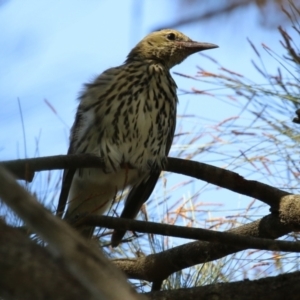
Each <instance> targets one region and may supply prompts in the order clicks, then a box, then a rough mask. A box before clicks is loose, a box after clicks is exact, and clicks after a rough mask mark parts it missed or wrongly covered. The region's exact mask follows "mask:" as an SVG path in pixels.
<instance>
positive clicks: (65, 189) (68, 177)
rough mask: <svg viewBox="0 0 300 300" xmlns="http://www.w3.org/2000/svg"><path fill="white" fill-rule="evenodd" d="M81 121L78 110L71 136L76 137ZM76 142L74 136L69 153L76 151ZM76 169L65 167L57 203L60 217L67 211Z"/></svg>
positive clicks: (57, 213)
mask: <svg viewBox="0 0 300 300" xmlns="http://www.w3.org/2000/svg"><path fill="white" fill-rule="evenodd" d="M81 121H82V119H81V115H80V114H79V113H78V112H77V114H76V118H75V122H74V124H73V126H72V129H71V137H75V135H74V133H75V131H76V128H79V127H80V123H81ZM74 142H75V140H74V138H71V139H70V146H69V149H68V153H67V154H74V153H75V151H74ZM75 171H76V169H65V170H64V172H63V178H62V186H61V190H60V195H59V200H58V205H57V209H56V215H58V216H59V217H62V215H63V213H64V211H65V208H66V204H67V200H68V195H69V191H70V187H71V184H72V180H73V176H74V174H75Z"/></svg>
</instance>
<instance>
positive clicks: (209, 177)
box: [1, 154, 290, 211]
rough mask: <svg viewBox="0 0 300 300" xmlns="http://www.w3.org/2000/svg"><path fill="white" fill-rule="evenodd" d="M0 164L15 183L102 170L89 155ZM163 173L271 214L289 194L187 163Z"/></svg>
mask: <svg viewBox="0 0 300 300" xmlns="http://www.w3.org/2000/svg"><path fill="white" fill-rule="evenodd" d="M1 164H2V165H3V166H4V167H6V168H7V169H9V170H10V171H11V172H13V173H14V174H15V175H16V176H17V177H18V178H19V179H28V176H29V175H28V174H34V172H36V171H45V170H55V169H74V168H91V167H93V168H101V167H103V159H102V158H100V157H97V156H93V155H86V154H81V155H79V154H76V155H58V156H48V157H41V158H31V159H20V160H13V161H3V162H1ZM165 171H169V172H174V173H177V174H182V175H186V176H191V177H194V178H197V179H200V180H203V181H206V182H209V183H212V184H215V185H217V186H220V187H223V188H226V189H229V190H231V191H233V192H236V193H239V194H242V195H246V196H249V197H253V198H255V199H258V200H260V201H263V202H265V203H267V204H268V205H270V206H271V208H272V211H278V210H279V204H280V199H281V198H282V197H283V196H286V195H289V194H290V193H287V192H285V191H282V190H279V189H277V188H274V187H272V186H269V185H267V184H264V183H260V182H257V181H254V180H247V179H245V178H243V177H242V176H240V175H238V174H237V173H235V172H232V171H228V170H225V169H222V168H218V167H214V166H211V165H207V164H204V163H200V162H195V161H191V160H184V159H179V158H172V157H169V158H168V164H167V166H166V168H165ZM31 179H32V178H31Z"/></svg>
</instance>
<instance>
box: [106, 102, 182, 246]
mask: <svg viewBox="0 0 300 300" xmlns="http://www.w3.org/2000/svg"><path fill="white" fill-rule="evenodd" d="M176 102H177V100H176ZM173 117H174V121H173V124H172V126H171V127H170V131H169V134H168V139H167V145H166V156H167V155H168V154H169V151H170V148H171V145H172V142H173V137H174V133H175V127H176V107H175V114H174V116H173ZM160 172H161V170H153V171H151V173H150V176H149V177H147V178H146V179H145V180H144V181H142V182H141V183H140V184H139V185H137V186H134V187H133V188H132V190H131V191H130V193H129V194H128V196H127V199H126V202H125V205H124V208H123V211H122V214H121V216H120V217H121V218H126V219H133V218H135V217H136V215H137V214H138V212H139V211H140V209H141V207H142V205H143V204H144V203H145V202H146V201H147V200H148V198H149V197H150V195H151V194H152V192H153V190H154V187H155V185H156V182H157V180H158V178H159V175H160ZM125 233H126V230H114V232H113V234H112V237H111V245H112V246H113V247H116V246H118V245H119V243H120V241H121V240H122V238H123V236H124V235H125Z"/></svg>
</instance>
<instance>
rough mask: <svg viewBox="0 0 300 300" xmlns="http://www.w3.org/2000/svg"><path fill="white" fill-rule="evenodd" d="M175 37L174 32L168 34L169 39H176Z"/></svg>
mask: <svg viewBox="0 0 300 300" xmlns="http://www.w3.org/2000/svg"><path fill="white" fill-rule="evenodd" d="M175 38H176V36H175V34H174V33H169V34H168V35H167V39H168V40H170V41H175Z"/></svg>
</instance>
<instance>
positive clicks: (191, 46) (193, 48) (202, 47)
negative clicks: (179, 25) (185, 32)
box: [180, 41, 219, 53]
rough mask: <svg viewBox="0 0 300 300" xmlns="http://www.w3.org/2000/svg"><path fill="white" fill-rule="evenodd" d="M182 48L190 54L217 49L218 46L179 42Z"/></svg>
mask: <svg viewBox="0 0 300 300" xmlns="http://www.w3.org/2000/svg"><path fill="white" fill-rule="evenodd" d="M180 44H181V46H182V47H183V48H186V49H187V50H189V51H190V52H191V53H196V52H199V51H203V50H209V49H214V48H219V46H217V45H215V44H210V43H200V42H195V41H190V42H181V43H180Z"/></svg>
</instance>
